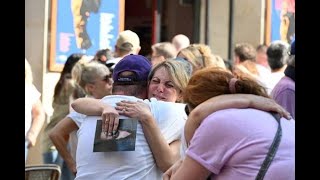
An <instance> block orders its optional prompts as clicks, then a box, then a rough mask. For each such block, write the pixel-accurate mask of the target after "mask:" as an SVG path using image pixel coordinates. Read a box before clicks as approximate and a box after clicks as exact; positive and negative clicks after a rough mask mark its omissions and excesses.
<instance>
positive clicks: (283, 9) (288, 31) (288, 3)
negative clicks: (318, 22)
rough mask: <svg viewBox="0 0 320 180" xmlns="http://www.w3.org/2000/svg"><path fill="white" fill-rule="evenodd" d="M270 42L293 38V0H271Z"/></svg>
mask: <svg viewBox="0 0 320 180" xmlns="http://www.w3.org/2000/svg"><path fill="white" fill-rule="evenodd" d="M271 1H272V2H271V25H270V26H271V42H272V41H274V40H282V41H285V42H287V43H289V44H291V42H292V41H293V40H294V39H295V0H271Z"/></svg>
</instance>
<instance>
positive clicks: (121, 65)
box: [112, 54, 152, 85]
mask: <svg viewBox="0 0 320 180" xmlns="http://www.w3.org/2000/svg"><path fill="white" fill-rule="evenodd" d="M151 68H152V66H151V62H150V61H149V60H148V59H147V58H146V57H144V56H141V55H133V54H130V55H127V56H125V57H124V58H123V59H121V60H120V61H119V62H118V63H117V65H116V66H115V67H114V69H113V75H112V78H113V81H114V84H115V85H117V84H121V85H132V84H138V83H140V82H147V80H148V75H149V73H150V71H151ZM124 71H130V72H133V73H134V74H133V75H130V76H123V75H121V73H122V72H124Z"/></svg>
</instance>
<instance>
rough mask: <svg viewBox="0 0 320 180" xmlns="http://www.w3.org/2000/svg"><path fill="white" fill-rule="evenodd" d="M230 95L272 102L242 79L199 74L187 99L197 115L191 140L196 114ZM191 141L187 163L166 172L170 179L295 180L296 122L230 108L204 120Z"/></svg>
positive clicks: (215, 73)
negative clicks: (254, 96)
mask: <svg viewBox="0 0 320 180" xmlns="http://www.w3.org/2000/svg"><path fill="white" fill-rule="evenodd" d="M224 94H249V95H250V94H253V95H258V96H262V97H268V95H267V92H266V90H265V89H264V88H263V87H262V86H260V85H259V84H258V83H257V82H255V81H254V80H251V79H246V78H240V79H236V78H234V76H233V75H232V74H231V73H229V72H227V71H225V70H221V69H217V68H205V69H202V70H199V71H197V72H196V73H195V74H194V75H193V76H192V77H191V79H190V81H189V83H188V86H187V87H186V89H185V93H184V96H183V100H184V102H185V103H186V104H187V106H188V108H189V110H190V112H191V113H190V115H189V118H188V120H187V122H186V125H185V133H186V134H189V132H188V126H190V125H192V119H190V118H191V117H193V115H192V114H193V110H194V109H196V108H197V107H198V106H199V105H200V104H201V103H204V102H206V101H208V100H210V98H213V97H216V96H220V95H224ZM188 139H191V141H190V143H188V145H189V147H188V149H187V151H186V156H185V159H184V160H181V161H178V162H177V163H175V165H173V166H172V167H171V168H170V169H169V170H168V171H166V173H165V175H164V179H206V178H208V177H209V178H211V179H240V180H241V179H254V178H256V179H263V178H264V177H265V178H266V179H295V177H294V174H295V165H294V164H295V121H294V120H290V121H288V120H285V119H284V118H280V117H279V116H277V114H270V113H268V112H265V111H261V110H258V109H253V108H246V109H235V108H226V109H222V110H219V111H216V112H214V113H211V114H210V115H208V116H207V117H206V118H204V119H203V121H202V122H201V124H200V126H199V128H198V129H197V130H196V131H195V133H194V135H192V134H191V136H190V137H187V136H186V140H187V142H188ZM270 154H272V155H274V156H272V155H271V156H270ZM283 157H285V158H283Z"/></svg>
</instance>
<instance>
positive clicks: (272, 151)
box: [256, 113, 282, 180]
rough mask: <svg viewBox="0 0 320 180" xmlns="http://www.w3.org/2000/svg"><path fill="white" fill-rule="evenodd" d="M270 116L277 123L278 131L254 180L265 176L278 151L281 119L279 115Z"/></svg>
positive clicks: (259, 179) (260, 179)
mask: <svg viewBox="0 0 320 180" xmlns="http://www.w3.org/2000/svg"><path fill="white" fill-rule="evenodd" d="M271 114H272V116H273V117H274V118H275V119H276V120H277V122H278V130H277V133H276V136H275V137H274V139H273V142H272V144H271V147H270V148H269V151H268V154H267V157H266V158H265V159H264V161H263V163H262V165H261V167H260V170H259V173H258V175H257V177H256V180H262V179H263V178H264V176H265V175H266V173H267V170H268V168H269V166H270V164H271V162H272V160H273V158H274V156H275V155H276V152H277V150H278V147H279V144H280V141H281V137H282V129H281V123H280V118H281V117H280V115H279V114H276V113H271Z"/></svg>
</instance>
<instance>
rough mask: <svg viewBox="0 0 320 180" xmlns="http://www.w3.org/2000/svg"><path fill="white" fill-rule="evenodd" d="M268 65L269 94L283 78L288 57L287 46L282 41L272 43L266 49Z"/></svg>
mask: <svg viewBox="0 0 320 180" xmlns="http://www.w3.org/2000/svg"><path fill="white" fill-rule="evenodd" d="M267 56H268V63H269V66H270V69H271V74H270V79H269V83H270V88H271V89H268V90H269V91H268V93H269V94H270V93H271V91H272V89H273V88H274V86H275V85H276V84H277V83H278V82H279V80H280V79H281V78H282V77H283V76H284V70H285V69H286V67H287V60H288V57H289V44H288V43H286V42H284V41H280V40H277V41H274V42H272V43H271V44H270V46H269V47H268V49H267Z"/></svg>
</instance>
